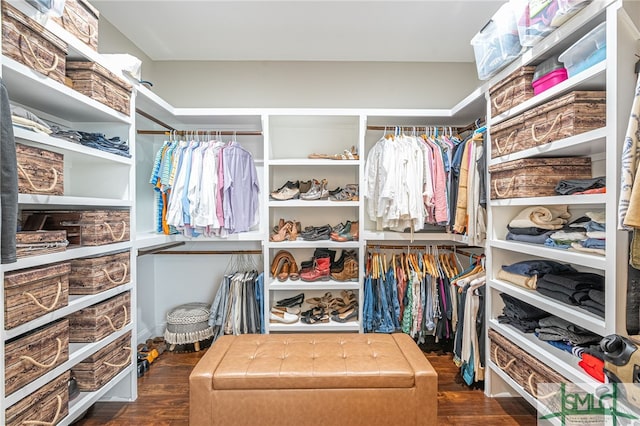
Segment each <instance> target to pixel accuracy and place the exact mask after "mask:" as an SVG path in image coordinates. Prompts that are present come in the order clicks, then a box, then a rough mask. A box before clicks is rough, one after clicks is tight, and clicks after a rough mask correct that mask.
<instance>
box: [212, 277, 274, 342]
mask: <svg viewBox="0 0 640 426" xmlns="http://www.w3.org/2000/svg"><path fill="white" fill-rule="evenodd" d="M263 299H264V274H263V273H259V274H258V273H257V272H256V271H244V272H243V271H238V272H234V273H230V274H224V276H223V277H222V282H221V283H220V286H219V287H218V291H217V292H216V295H215V298H214V300H213V303H212V304H211V314H210V316H209V325H210V326H211V327H213V332H214V336H213V339H214V340H216V339H217V338H218V337H220V336H222V335H224V334H233V335H239V334H257V333H264V327H265V326H264V321H263V318H264V315H263V310H262V309H263V308H262V300H263Z"/></svg>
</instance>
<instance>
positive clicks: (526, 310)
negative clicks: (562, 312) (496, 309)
mask: <svg viewBox="0 0 640 426" xmlns="http://www.w3.org/2000/svg"><path fill="white" fill-rule="evenodd" d="M500 297H501V298H502V301H503V302H504V308H503V310H502V315H500V316H499V317H498V322H500V324H509V325H511V326H513V327H515V328H517V329H518V330H520V331H522V332H523V333H533V332H534V331H535V330H536V328H538V327H539V323H538V321H539V320H540V319H541V318H544V317H547V316H549V313H547V312H545V311H543V310H542V309H538V308H536V307H535V306H533V305H530V304H528V303H526V302H523V301H522V300H520V299H516V298H515V297H512V296H510V295H508V294H506V293H500Z"/></svg>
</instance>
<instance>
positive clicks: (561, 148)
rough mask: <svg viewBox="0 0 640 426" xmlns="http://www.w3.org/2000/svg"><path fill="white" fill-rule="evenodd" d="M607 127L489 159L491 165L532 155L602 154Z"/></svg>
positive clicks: (604, 147) (574, 155)
mask: <svg viewBox="0 0 640 426" xmlns="http://www.w3.org/2000/svg"><path fill="white" fill-rule="evenodd" d="M606 142H607V128H606V127H601V128H600V129H595V130H591V131H589V132H585V133H581V134H579V135H575V136H571V137H568V138H565V139H561V140H558V141H553V142H551V143H547V144H544V145H539V146H536V147H534V148H529V149H525V150H522V151H518V152H514V153H513V154H508V155H503V156H501V157H497V158H492V159H491V160H489V166H493V165H496V164H501V163H504V162H505V161H514V160H520V159H523V158H531V157H565V156H566V157H578V156H580V157H587V156H594V155H597V154H602V153H604V152H605V151H606Z"/></svg>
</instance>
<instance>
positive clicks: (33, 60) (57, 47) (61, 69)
mask: <svg viewBox="0 0 640 426" xmlns="http://www.w3.org/2000/svg"><path fill="white" fill-rule="evenodd" d="M2 53H3V54H4V55H6V56H8V57H9V58H11V59H13V60H16V61H18V62H20V63H21V64H24V65H26V66H27V67H29V68H31V69H33V70H35V71H37V72H39V73H41V74H44V75H46V76H48V77H50V78H52V79H54V80H56V81H57V82H59V83H62V84H64V76H65V62H66V57H67V44H66V43H65V42H63V41H62V40H60V39H59V38H58V37H56V36H55V35H53V34H52V33H51V32H49V31H48V30H46V29H45V28H44V27H43V26H42V25H40V24H39V23H38V22H36V21H34V20H33V19H31V18H29V17H28V16H26V15H24V14H23V13H22V12H20V11H19V10H17V9H16V8H14V7H13V6H11V5H10V4H9V2H8V1H2Z"/></svg>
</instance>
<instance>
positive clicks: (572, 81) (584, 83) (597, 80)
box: [490, 61, 607, 126]
mask: <svg viewBox="0 0 640 426" xmlns="http://www.w3.org/2000/svg"><path fill="white" fill-rule="evenodd" d="M606 66H607V64H606V61H603V62H600V63H598V64H595V65H594V66H592V67H590V68H589V69H587V70H584V71H583V72H581V73H579V74H576V75H574V76H573V77H571V78H569V79H567V80H565V81H563V82H562V83H559V84H557V85H555V86H553V87H552V88H551V89H548V90H545V91H544V92H542V93H540V94H539V95H536V96H534V97H532V98H530V99H528V100H526V101H525V102H522V103H521V104H519V105H517V106H515V107H513V108H511V109H510V110H508V111H506V112H503V113H502V114H500V115H498V116H496V117H491V122H490V125H491V126H495V125H496V124H498V123H500V122H502V121H505V120H507V119H509V118H511V117H515V116H516V115H519V114H522V113H523V112H525V111H527V110H529V109H531V108H533V107H536V106H538V105H541V104H543V103H545V102H548V101H550V100H551V99H554V98H557V97H559V96H562V95H564V94H567V93H569V92H572V91H574V90H605V88H606V81H605V77H606Z"/></svg>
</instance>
